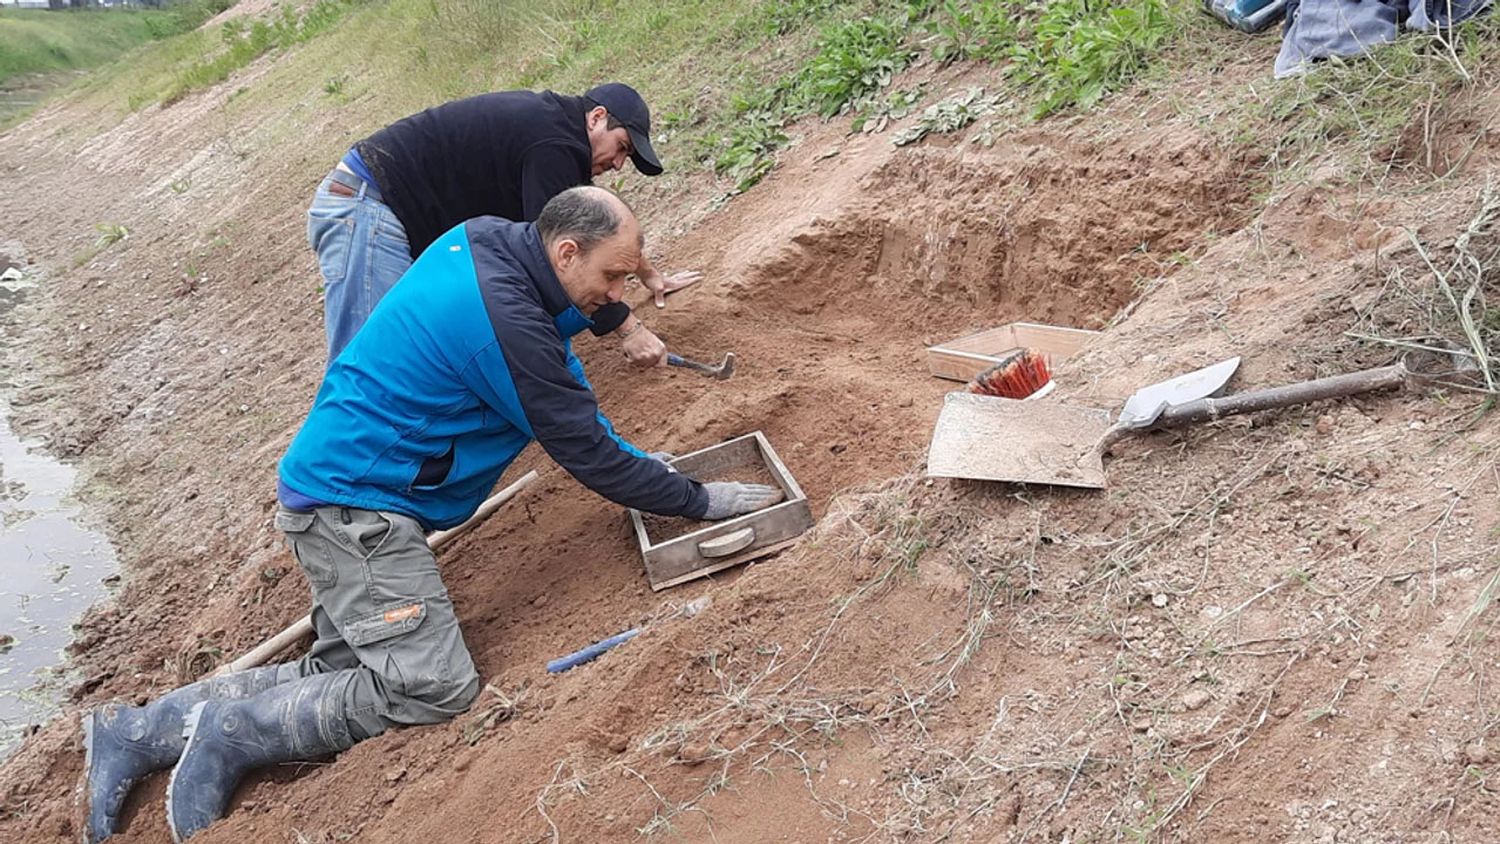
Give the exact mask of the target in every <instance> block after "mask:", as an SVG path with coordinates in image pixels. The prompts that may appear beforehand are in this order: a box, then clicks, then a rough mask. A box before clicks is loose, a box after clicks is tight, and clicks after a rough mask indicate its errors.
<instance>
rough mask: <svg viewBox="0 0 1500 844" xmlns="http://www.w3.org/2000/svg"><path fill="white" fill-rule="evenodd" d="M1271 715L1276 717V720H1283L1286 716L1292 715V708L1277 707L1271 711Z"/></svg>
mask: <svg viewBox="0 0 1500 844" xmlns="http://www.w3.org/2000/svg"><path fill="white" fill-rule="evenodd" d="M1271 714H1272V715H1274V716H1276V717H1277V718H1285V717H1286V716H1288V715H1291V714H1292V708H1291V707H1290V706H1278V707H1276V708H1275V709H1273V710H1271Z"/></svg>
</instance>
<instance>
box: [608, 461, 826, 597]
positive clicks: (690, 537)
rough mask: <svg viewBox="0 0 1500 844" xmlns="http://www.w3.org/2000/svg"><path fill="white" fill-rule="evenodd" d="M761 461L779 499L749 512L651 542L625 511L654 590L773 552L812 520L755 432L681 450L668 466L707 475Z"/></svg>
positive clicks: (798, 490)
mask: <svg viewBox="0 0 1500 844" xmlns="http://www.w3.org/2000/svg"><path fill="white" fill-rule="evenodd" d="M757 462H759V463H761V464H762V465H764V466H765V467H766V469H767V470H768V471H770V473H771V476H772V477H773V478H775V479H776V483H777V485H778V486H780V487H781V491H782V492H783V493H785V494H786V498H784V499H783V500H782V501H781V503H779V504H776V505H774V506H771V507H767V508H766V509H764V510H758V511H756V512H754V513H747V514H745V515H743V516H736V517H734V518H732V519H725V520H724V521H722V522H715V523H713V524H711V525H709V526H708V527H705V528H703V529H701V530H695V531H693V532H691V533H685V534H683V535H682V536H677V537H673V538H672V539H667V540H663V541H661V542H653V541H652V538H651V537H650V536H649V535H648V534H647V533H646V524H645V522H644V521H643V520H642V519H641V513H640V511H639V510H635V509H631V510H630V523H631V525H632V526H633V527H634V528H635V537H636V541H637V542H638V543H639V544H640V548H641V556H642V558H644V559H645V561H646V578H647V579H648V580H649V581H650V582H651V589H652V591H656V592H659V591H661V590H663V589H666V588H668V587H670V586H676V585H677V584H679V583H684V582H686V581H689V580H693V579H695V578H699V577H702V576H704V575H706V574H712V573H714V572H716V571H721V570H723V569H726V568H729V567H730V566H735V565H739V564H740V563H744V562H749V561H750V560H754V559H758V558H760V557H765V556H767V555H770V554H774V553H776V552H777V551H780V550H782V549H783V548H786V547H787V546H789V545H791V544H793V543H794V542H795V541H796V539H797V537H799V536H801V535H802V534H803V532H805V531H806V530H807V529H808V528H810V527H812V525H813V517H812V508H811V507H810V506H809V505H808V502H807V495H806V494H804V493H803V492H802V487H800V486H798V485H797V481H796V479H795V478H793V477H792V473H791V472H789V471H787V468H786V464H784V463H782V462H781V458H780V457H778V456H777V455H776V451H775V449H773V448H771V443H770V441H769V440H767V439H766V437H765V435H764V434H762V433H761V432H760V431H755V432H753V433H749V434H746V435H744V436H742V437H736V438H734V439H732V440H726V441H724V442H721V443H719V444H718V445H713V446H709V447H708V448H705V449H701V450H699V451H695V452H693V453H691V454H684V455H682V456H681V457H678V458H676V459H674V460H673V461H672V465H673V467H675V468H676V469H677V470H678V471H679V472H682V473H683V474H684V475H688V476H690V477H709V476H711V475H714V474H718V473H721V472H723V471H724V470H725V469H731V468H733V467H735V466H744V465H753V464H755V463H757Z"/></svg>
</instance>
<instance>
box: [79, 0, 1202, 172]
mask: <svg viewBox="0 0 1500 844" xmlns="http://www.w3.org/2000/svg"><path fill="white" fill-rule="evenodd" d="M1168 3H1171V4H1176V5H1175V6H1173V7H1172V8H1175V9H1183V10H1185V9H1187V8H1188V5H1189V4H1188V0H1116V2H1114V3H1100V2H1098V0H1090V2H1084V0H1059V2H1057V3H1038V2H1032V0H978V2H970V3H963V2H959V0H780V1H779V2H770V1H769V0H722V1H721V2H711V0H663V2H661V3H655V4H642V3H633V2H628V0H537V2H533V3H525V4H515V3H501V2H497V0H318V2H316V3H315V4H313V5H312V6H310V7H305V9H306V10H305V11H304V12H303V13H301V14H298V13H296V12H295V11H293V10H292V9H293V8H295V7H294V6H293V5H292V4H286V5H283V6H281V7H279V8H278V9H276V10H275V11H273V12H272V13H270V14H269V15H267V16H265V17H262V18H259V19H253V18H240V19H236V20H233V21H230V22H229V23H226V24H224V25H223V26H220V27H217V28H215V29H212V30H195V31H192V32H186V33H183V34H181V35H177V36H175V37H172V38H169V39H166V40H165V41H163V42H162V43H161V44H159V45H158V46H157V47H155V48H153V49H151V50H147V51H141V52H139V53H137V54H135V55H133V56H132V63H131V73H130V74H129V77H128V79H119V80H100V81H97V82H96V83H93V84H92V85H91V87H90V89H89V91H88V94H87V95H89V96H95V97H98V98H99V102H100V105H101V106H105V105H106V103H108V104H111V105H113V106H114V107H115V108H119V107H120V106H124V107H126V108H128V109H131V110H134V109H139V108H142V107H144V106H147V105H150V104H153V103H160V104H162V105H164V106H170V105H171V104H172V103H174V102H176V101H178V100H180V99H182V98H183V97H185V96H188V95H190V94H191V93H193V92H195V91H199V90H203V89H207V88H209V87H212V86H216V85H220V84H223V83H224V82H226V81H228V80H231V79H232V78H233V77H234V76H235V75H236V74H237V73H238V72H240V71H241V70H243V69H244V68H246V67H248V66H249V65H250V64H251V63H253V62H256V61H257V59H259V58H260V57H262V56H265V55H267V54H270V53H273V52H282V53H288V54H289V55H286V56H284V57H283V58H281V59H279V60H278V61H276V62H275V63H274V65H271V66H269V67H268V68H267V70H266V74H265V76H264V77H257V78H256V81H255V82H254V83H245V84H242V85H241V86H240V87H239V89H237V91H236V92H235V94H234V95H233V96H232V97H231V98H230V99H231V101H232V102H234V103H236V105H237V107H245V108H251V107H256V106H257V104H259V105H261V106H272V105H273V104H275V105H279V106H281V107H286V106H287V105H289V104H290V103H291V102H294V101H300V102H307V103H310V102H317V103H320V105H319V106H317V107H318V108H325V109H326V108H342V107H343V106H344V105H345V104H347V103H354V102H358V103H360V104H361V105H360V111H359V113H358V114H357V115H351V116H352V117H354V118H355V119H356V120H357V121H358V124H359V127H360V128H365V129H374V128H377V127H378V126H380V125H382V124H383V123H385V122H389V121H390V120H393V119H396V118H399V117H401V116H403V115H405V114H409V113H411V112H412V111H416V110H419V109H421V108H425V107H427V106H430V105H432V104H434V103H438V102H442V101H444V100H448V99H454V98H458V97H463V96H468V95H472V94H476V93H480V92H482V91H488V90H500V89H506V88H550V89H552V90H557V91H564V92H576V91H582V90H585V89H587V88H588V87H589V86H591V85H593V84H595V83H596V82H598V81H600V80H603V79H611V78H618V79H624V80H628V81H630V82H631V83H632V84H634V85H635V86H636V87H637V88H639V89H640V90H641V91H642V92H643V93H645V94H646V95H647V98H648V100H649V101H650V102H651V103H652V107H653V110H654V111H655V113H656V114H657V120H658V127H659V134H660V135H661V136H662V138H661V143H660V144H659V149H660V151H661V152H662V153H663V154H664V155H666V156H668V158H669V160H670V161H671V163H672V164H674V165H675V166H674V169H678V168H681V167H682V165H684V164H686V163H689V162H691V161H696V162H697V163H698V164H700V165H702V166H705V167H709V168H711V169H713V170H714V171H715V172H717V173H718V174H720V175H722V176H725V177H727V178H728V179H730V180H731V182H732V184H733V185H734V188H735V189H736V190H744V189H746V188H749V187H750V186H751V185H753V184H755V183H756V182H757V181H758V180H759V179H760V178H762V177H763V176H764V175H765V174H766V173H767V172H769V170H770V169H771V168H772V167H774V165H775V160H776V154H777V151H778V150H779V149H780V148H781V147H783V146H784V145H785V144H786V143H787V142H788V139H789V133H788V131H787V128H786V127H787V125H788V124H789V123H790V122H791V121H794V120H797V119H801V118H803V117H807V116H814V115H816V116H821V117H824V118H830V117H833V116H836V115H840V114H851V113H852V114H854V115H856V119H857V120H858V122H859V127H858V128H859V129H860V130H871V131H873V130H875V129H876V128H884V127H885V126H886V125H887V124H888V123H889V121H890V120H891V119H896V118H899V117H900V116H901V115H904V114H907V113H909V112H914V111H915V109H916V108H918V107H919V106H918V105H917V99H918V98H917V97H916V96H913V95H911V94H910V93H902V94H900V95H899V96H897V95H893V94H891V93H890V92H889V91H888V90H886V89H887V87H888V86H889V84H890V83H891V81H892V79H893V78H894V77H895V76H896V75H897V74H898V73H900V72H901V71H902V70H903V69H905V68H906V67H908V66H909V65H910V64H911V62H913V61H915V60H917V59H919V58H921V57H923V56H924V55H925V56H927V57H930V58H931V59H933V60H935V61H937V62H939V63H947V62H952V61H958V60H983V61H989V62H993V63H995V64H996V65H997V67H1001V68H1002V69H1005V70H1006V73H1005V74H1004V75H1005V76H1006V77H1007V81H1004V84H1001V85H998V86H994V87H991V91H992V92H993V96H994V97H997V98H999V99H1000V100H1001V101H1006V102H1017V103H1021V104H1022V105H1023V106H1025V107H1028V108H1029V107H1031V106H1036V109H1035V111H1036V114H1037V115H1039V116H1040V115H1044V114H1048V113H1052V112H1055V111H1058V110H1062V109H1067V108H1071V107H1084V108H1086V107H1089V106H1091V105H1093V104H1094V103H1096V102H1097V101H1098V100H1099V99H1100V98H1101V97H1103V96H1104V95H1106V94H1107V93H1109V92H1110V91H1113V90H1116V89H1118V88H1119V87H1120V86H1122V85H1124V84H1126V83H1127V82H1128V81H1129V80H1130V79H1131V78H1132V77H1133V76H1134V75H1135V74H1136V73H1138V72H1139V70H1140V69H1141V68H1142V67H1144V66H1146V65H1148V63H1149V62H1150V60H1151V59H1152V57H1153V56H1155V55H1156V54H1158V53H1159V52H1160V51H1161V50H1162V49H1164V48H1165V47H1166V46H1167V45H1168V44H1169V43H1170V42H1171V41H1172V37H1173V35H1174V33H1175V32H1177V31H1178V30H1179V29H1180V27H1179V26H1178V25H1177V23H1178V17H1179V15H1178V13H1177V12H1172V11H1169V7H1168V5H1167V4H1168ZM1059 6H1060V7H1061V8H1060V9H1059ZM949 110H952V108H951V107H950V109H949ZM959 110H960V111H965V110H964V109H959ZM973 111H974V112H975V113H973V114H970V113H968V111H965V113H962V114H953V115H947V114H946V113H945V114H943V115H935V119H934V120H933V121H930V122H929V126H928V131H943V129H942V127H944V126H948V125H954V126H961V125H963V124H965V123H967V122H969V120H971V119H972V118H973V117H974V116H978V112H979V111H980V110H979V109H975V110H973ZM950 118H951V119H950ZM282 126H283V124H281V123H280V122H275V123H274V125H268V126H267V127H266V128H265V131H266V132H267V133H271V132H283V131H284V132H288V133H290V132H294V131H295V130H294V129H291V128H281V127H282ZM267 139H268V140H269V136H268V137H267ZM246 143H247V140H246V139H245V138H236V139H234V144H235V145H236V149H240V148H242V147H243V145H244V144H246Z"/></svg>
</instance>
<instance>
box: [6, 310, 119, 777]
mask: <svg viewBox="0 0 1500 844" xmlns="http://www.w3.org/2000/svg"><path fill="white" fill-rule="evenodd" d="M28 286H29V285H28V282H26V281H20V282H17V281H9V282H7V281H0V317H5V316H7V315H8V314H9V313H10V312H11V311H12V310H13V309H14V308H15V306H16V304H17V303H18V301H19V300H20V299H22V298H23V297H24V296H25V295H26V293H27V290H28ZM0 330H8V329H0ZM12 339H13V338H10V337H0V341H4V342H9V341H10V340H12ZM10 388H11V384H10V383H9V382H8V380H7V379H6V378H5V377H4V374H3V373H0V760H3V759H4V758H5V757H6V756H8V755H9V754H10V753H11V752H12V751H13V750H14V749H15V746H16V745H17V744H19V743H20V740H21V738H22V737H23V736H24V735H25V732H26V730H27V728H28V727H29V725H32V724H39V723H41V722H43V721H45V720H46V719H47V718H48V717H50V716H51V715H52V714H53V713H54V712H55V711H56V710H57V708H58V704H59V702H60V701H61V699H62V695H63V690H64V688H65V686H66V682H65V680H66V678H65V676H64V675H65V671H64V668H63V664H64V656H63V648H64V647H66V646H67V644H68V642H69V641H70V640H71V639H72V638H73V623H74V622H75V621H76V620H77V619H78V617H79V616H80V615H81V614H82V613H83V611H84V610H85V609H87V608H88V606H89V605H90V604H92V603H94V602H95V601H98V600H99V599H101V598H103V597H105V595H106V594H107V587H106V586H105V584H104V580H105V578H111V577H113V576H114V574H115V571H116V561H115V554H114V549H113V548H112V547H111V546H110V544H109V542H108V540H106V539H105V538H104V536H103V535H102V534H100V533H98V532H96V531H94V530H91V529H89V528H88V527H86V526H85V525H86V523H87V520H86V519H85V518H84V513H83V512H82V511H81V510H80V508H79V507H78V505H77V504H76V503H74V502H73V501H72V500H71V498H70V496H71V494H72V491H73V483H74V478H75V474H76V473H75V471H74V470H73V469H72V468H71V467H69V466H66V465H64V464H62V463H59V462H58V461H56V460H53V459H52V458H51V457H48V456H47V455H46V454H45V453H43V452H42V451H41V450H40V449H38V448H37V447H36V444H35V443H29V442H26V441H23V440H21V439H20V438H18V437H17V436H16V435H15V432H14V431H13V430H12V429H11V426H10V406H9V405H8V404H7V403H6V400H7V399H8V397H9V392H10Z"/></svg>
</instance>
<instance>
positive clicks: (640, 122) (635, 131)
mask: <svg viewBox="0 0 1500 844" xmlns="http://www.w3.org/2000/svg"><path fill="white" fill-rule="evenodd" d="M584 96H585V97H588V98H589V99H591V100H593V101H594V102H595V103H597V104H599V105H602V106H604V110H605V111H607V112H609V116H610V117H613V118H614V119H615V120H618V121H620V124H621V125H623V126H624V127H625V129H626V131H628V132H630V145H631V146H632V147H634V148H635V152H633V153H631V154H630V160H631V161H632V162H633V163H634V164H635V169H637V170H639V171H641V173H642V174H644V175H647V176H659V175H661V161H660V160H658V159H657V157H656V150H654V149H652V148H651V109H649V108H647V107H646V101H645V100H643V99H641V95H640V94H637V93H636V91H635V89H634V88H632V87H630V86H629V85H626V84H625V83H623V82H606V83H604V84H603V85H599V86H597V87H594V88H590V89H589V92H588V93H587V94H584Z"/></svg>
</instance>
